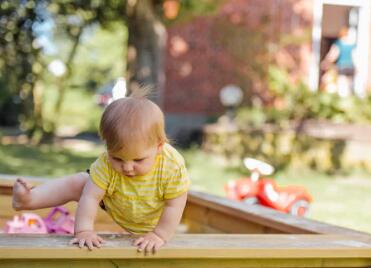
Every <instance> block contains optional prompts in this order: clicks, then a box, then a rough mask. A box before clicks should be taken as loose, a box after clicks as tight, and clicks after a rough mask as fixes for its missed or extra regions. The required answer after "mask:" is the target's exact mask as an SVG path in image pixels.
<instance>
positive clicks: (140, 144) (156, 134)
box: [100, 90, 168, 176]
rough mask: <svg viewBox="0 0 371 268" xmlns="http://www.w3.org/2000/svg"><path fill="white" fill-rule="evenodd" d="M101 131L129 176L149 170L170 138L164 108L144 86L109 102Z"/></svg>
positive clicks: (113, 160)
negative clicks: (162, 108) (147, 94)
mask: <svg viewBox="0 0 371 268" xmlns="http://www.w3.org/2000/svg"><path fill="white" fill-rule="evenodd" d="M100 135H101V138H102V139H103V140H104V141H105V143H106V146H107V152H108V155H109V159H110V161H111V163H112V164H113V167H114V168H115V169H116V170H117V171H119V172H122V173H123V174H124V175H127V176H134V175H143V174H145V173H146V172H148V171H149V170H147V169H149V168H150V166H152V165H153V163H154V160H155V157H156V155H157V153H158V152H159V150H161V148H162V145H163V144H164V143H165V142H167V141H168V140H167V137H166V134H165V124H164V115H163V113H162V111H161V109H160V108H159V107H158V106H157V105H156V104H155V103H153V102H152V101H150V100H149V99H147V98H146V96H145V92H144V91H141V90H139V92H135V94H134V95H131V96H130V97H126V98H122V99H118V100H116V101H114V102H112V103H111V104H110V105H108V106H107V108H106V109H105V111H104V113H103V115H102V118H101V122H100ZM120 163H121V164H120ZM135 168H137V170H135Z"/></svg>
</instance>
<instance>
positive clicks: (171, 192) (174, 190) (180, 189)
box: [164, 165, 191, 199]
mask: <svg viewBox="0 0 371 268" xmlns="http://www.w3.org/2000/svg"><path fill="white" fill-rule="evenodd" d="M169 175H170V176H169V177H168V179H167V181H166V185H165V187H164V199H174V198H176V197H178V196H180V195H181V194H183V193H185V192H187V191H188V189H189V186H190V184H191V182H190V179H189V176H188V172H187V170H186V167H185V166H184V165H181V166H179V168H177V169H175V170H174V171H173V172H171V173H170V174H169Z"/></svg>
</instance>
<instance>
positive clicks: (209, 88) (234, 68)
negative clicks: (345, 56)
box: [163, 0, 370, 136]
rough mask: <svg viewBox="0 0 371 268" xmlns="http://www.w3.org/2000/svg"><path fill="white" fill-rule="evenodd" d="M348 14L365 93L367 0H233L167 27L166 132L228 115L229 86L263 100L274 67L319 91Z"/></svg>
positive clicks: (360, 84) (360, 83) (361, 89)
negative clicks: (225, 95)
mask: <svg viewBox="0 0 371 268" xmlns="http://www.w3.org/2000/svg"><path fill="white" fill-rule="evenodd" d="M351 14H353V15H351ZM351 16H353V23H354V16H355V17H356V20H357V21H356V25H355V27H357V31H358V39H357V40H358V41H357V49H358V50H359V51H360V52H361V54H362V55H363V56H362V57H361V58H362V59H361V61H362V62H361V63H362V65H361V66H362V68H361V70H360V71H358V74H357V75H356V76H357V77H356V78H355V79H356V83H357V86H358V88H357V90H358V91H357V92H358V93H359V95H362V94H364V93H365V90H366V88H367V85H370V81H368V80H367V77H368V72H369V71H368V61H369V60H368V52H369V50H370V48H369V44H370V42H369V36H370V35H369V34H370V18H369V17H370V4H369V1H368V0H228V1H225V2H224V3H223V4H222V5H221V6H220V7H219V8H218V10H217V12H216V13H215V14H214V15H210V16H204V17H198V18H194V19H193V20H192V21H189V22H186V23H184V22H182V23H177V24H174V25H172V26H170V27H169V28H168V44H167V45H168V49H167V55H166V84H165V90H164V96H163V105H164V111H165V113H166V117H167V120H168V122H167V124H168V126H169V129H168V132H169V133H170V135H171V136H179V134H184V133H185V134H187V133H188V134H189V132H192V130H193V129H197V128H199V127H200V126H201V125H202V124H204V123H205V122H206V121H207V119H208V118H209V117H210V116H215V115H220V114H221V113H223V110H224V109H223V107H222V105H221V104H220V101H219V92H220V89H221V88H222V87H224V86H226V85H228V84H234V85H237V86H239V87H241V88H242V89H243V91H244V96H245V102H251V100H252V99H256V98H257V99H260V100H261V101H263V102H264V101H266V100H267V99H269V96H267V90H266V89H267V69H268V67H269V66H270V65H272V64H274V65H276V66H279V67H280V68H283V69H285V70H287V72H288V73H289V74H290V79H292V81H293V82H295V81H298V80H299V79H300V80H304V81H306V82H307V84H308V85H309V86H310V87H311V88H312V89H313V90H316V89H317V88H318V83H319V79H320V71H319V67H318V66H319V62H320V60H321V58H323V56H324V55H325V54H326V52H327V51H328V49H329V46H330V44H331V42H333V41H334V39H335V38H336V35H337V32H338V30H339V29H340V28H341V26H343V25H346V24H348V23H349V21H350V17H351ZM357 92H356V93H357Z"/></svg>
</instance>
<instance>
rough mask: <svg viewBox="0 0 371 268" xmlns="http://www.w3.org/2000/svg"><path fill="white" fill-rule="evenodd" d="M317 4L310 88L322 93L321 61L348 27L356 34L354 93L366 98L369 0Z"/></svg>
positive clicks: (320, 0)
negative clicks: (340, 32) (320, 88)
mask: <svg viewBox="0 0 371 268" xmlns="http://www.w3.org/2000/svg"><path fill="white" fill-rule="evenodd" d="M314 3H315V4H314V10H313V12H314V19H313V32H312V38H313V44H312V63H311V67H310V80H309V81H310V83H309V86H310V88H311V89H312V90H314V91H315V90H318V88H319V85H320V79H321V76H322V75H323V72H322V71H321V70H320V62H321V60H323V58H324V57H325V55H326V54H327V52H328V51H329V49H330V47H331V45H332V44H333V43H334V42H335V41H336V40H337V38H338V33H339V31H340V29H341V28H342V27H348V28H350V29H352V30H353V32H354V33H355V35H356V37H355V38H356V49H355V61H356V63H357V70H356V73H355V74H354V84H353V92H354V94H355V95H356V96H359V97H364V96H365V95H366V86H367V76H368V54H369V33H370V27H369V26H370V14H369V12H370V5H369V0H315V2H314Z"/></svg>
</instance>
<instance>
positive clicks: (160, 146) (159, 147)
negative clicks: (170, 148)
mask: <svg viewBox="0 0 371 268" xmlns="http://www.w3.org/2000/svg"><path fill="white" fill-rule="evenodd" d="M164 144H165V143H164V142H161V143H159V144H158V146H157V150H158V152H161V151H162V148H164Z"/></svg>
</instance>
